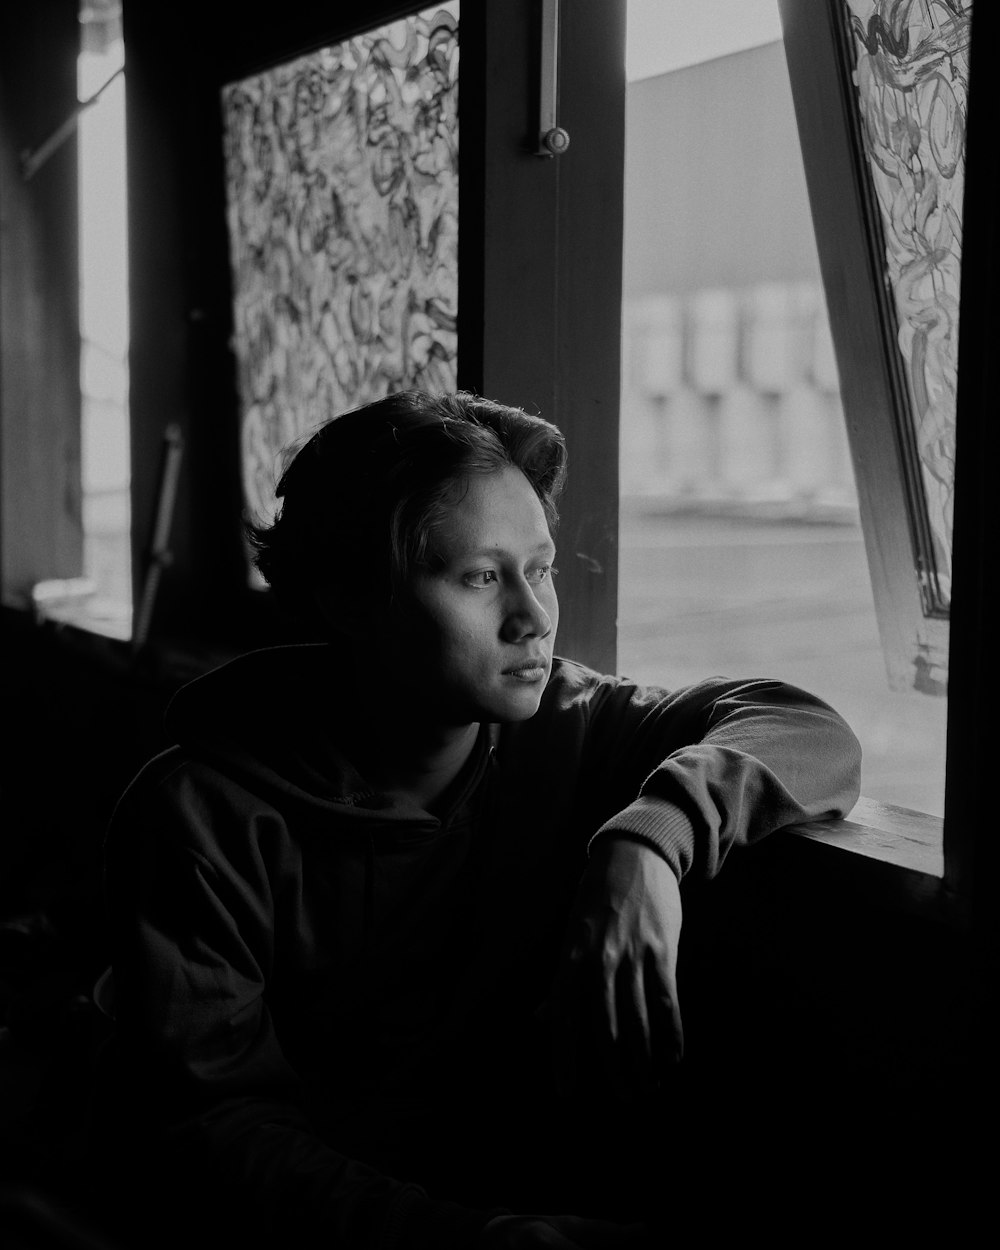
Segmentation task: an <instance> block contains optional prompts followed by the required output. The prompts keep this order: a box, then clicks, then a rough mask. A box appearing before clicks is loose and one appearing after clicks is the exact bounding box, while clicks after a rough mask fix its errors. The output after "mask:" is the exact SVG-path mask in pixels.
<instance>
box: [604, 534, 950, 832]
mask: <svg viewBox="0 0 1000 1250" xmlns="http://www.w3.org/2000/svg"><path fill="white" fill-rule="evenodd" d="M621 546H622V551H621V566H620V583H619V587H620V588H619V604H620V609H619V611H620V617H619V633H618V639H619V641H618V668H619V671H620V672H622V673H625V674H627V675H628V676H630V677H634V678H635V679H636V680H638V681H641V682H653V683H658V684H661V685H666V686H668V687H669V686H676V685H678V684H681V683H685V682H690V681H696V680H698V679H699V678H702V677H706V676H709V675H713V674H722V675H725V676H733V677H780V678H783V679H785V680H788V681H791V682H794V683H796V684H798V685H802V686H805V687H806V688H807V689H809V690H811V691H813V692H814V693H816V694H818V695H820V696H821V697H823V698H825V699H827V700H828V701H829V702H830V703H832V704H833V705H834V706H835V707H836V708H837V709H838V711H840V712H841V713H843V715H844V716H845V717H846V718H847V719H848V721H849V722H850V723H851V725H852V726H853V727H854V729H855V731H856V732H857V734H858V736H859V738H860V739H861V742H862V746H863V748H864V752H865V755H864V773H863V782H862V785H863V792H864V793H865V794H866V795H868V796H869V797H872V798H877V799H882V800H883V801H885V802H889V803H898V804H900V805H901V806H904V807H912V808H916V809H917V810H920V811H925V812H931V813H934V814H936V815H941V814H942V813H943V810H944V758H945V716H946V703H947V700H946V699H944V698H934V697H932V696H928V695H922V694H916V693H912V694H897V693H892V692H890V691H889V689H888V687H887V684H886V677H885V667H884V664H883V660H882V652H881V647H880V643H879V638H878V630H877V626H876V623H875V611H874V607H873V604H872V594H871V586H870V583H869V580H868V568H867V564H866V561H865V553H864V544H863V540H862V537H861V531H860V529H859V528H858V527H856V526H854V525H851V524H837V523H819V522H816V523H810V522H801V523H788V522H774V521H756V520H755V521H748V520H742V519H740V520H737V519H724V518H718V517H714V518H713V517H693V516H659V517H657V516H644V515H642V514H640V513H637V512H635V511H629V512H624V513H623V516H622V520H621Z"/></svg>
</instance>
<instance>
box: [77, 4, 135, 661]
mask: <svg viewBox="0 0 1000 1250" xmlns="http://www.w3.org/2000/svg"><path fill="white" fill-rule="evenodd" d="M81 25H82V32H81V45H82V46H81V53H80V59H79V64H78V81H79V96H80V99H81V100H92V99H93V98H94V97H95V96H97V99H96V101H95V102H94V103H92V104H90V105H89V106H88V107H87V108H85V109H84V110H83V112H82V113H81V114H80V120H79V131H78V137H79V167H80V333H81V344H80V390H81V399H82V430H81V458H82V466H81V476H82V487H83V572H84V576H85V579H86V583H87V585H88V586H92V587H93V594H92V595H87V597H86V598H85V599H84V600H82V601H81V602H78V603H76V604H71V605H69V606H68V607H67V612H66V614H67V615H68V616H69V618H70V619H72V620H74V621H75V622H76V623H78V624H80V625H83V626H84V627H85V628H88V629H93V630H96V631H98V632H101V633H105V634H110V635H112V636H116V637H121V638H127V637H128V636H129V634H130V631H131V617H132V590H131V551H130V507H129V478H130V469H129V428H128V337H129V327H128V271H127V254H126V195H125V81H124V78H123V77H122V75H121V73H120V71H121V69H122V67H123V65H124V46H123V43H122V32H121V12H120V6H119V5H118V4H112V3H88V4H86V5H84V6H83V8H82V10H81ZM116 74H117V77H116V76H115V75H116Z"/></svg>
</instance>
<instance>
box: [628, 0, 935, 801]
mask: <svg viewBox="0 0 1000 1250" xmlns="http://www.w3.org/2000/svg"><path fill="white" fill-rule="evenodd" d="M732 7H733V10H734V12H733V21H732V23H730V22H728V21H727V22H721V23H720V22H719V21H718V20H717V19H718V17H719V14H718V13H717V12H716V11H715V10H714V9H713V13H712V19H713V20H712V22H711V24H709V23H708V21H707V19H706V20H704V22H703V21H702V20H701V19H700V18H699V12H700V11H699V10H697V9H692V7H691V6H689V5H683V4H677V5H673V4H669V5H668V4H660V3H658V4H655V5H649V6H646V5H644V4H643V3H642V2H641V0H629V23H630V40H631V41H632V43H631V44H630V46H633V47H638V48H641V55H642V56H643V58H645V59H644V61H643V62H642V63H641V64H640V63H639V62H638V61H637V60H633V61H632V63H631V67H630V79H631V81H630V83H629V87H628V93H629V95H628V123H627V126H628V130H627V138H626V153H627V155H626V230H625V260H624V274H625V282H624V299H623V348H624V351H623V388H622V473H621V480H622V507H621V548H622V554H621V575H620V612H619V631H620V632H619V668H620V669H621V671H624V672H626V673H629V674H630V675H632V676H635V677H636V678H638V679H640V680H657V681H660V682H665V683H668V684H671V683H678V682H682V681H688V680H693V679H695V678H697V677H699V676H703V675H705V674H706V673H707V672H709V671H719V672H724V673H729V674H731V675H758V674H759V675H766V676H767V675H770V676H778V677H783V678H786V679H788V680H791V681H794V682H797V683H798V684H801V685H803V686H805V687H807V688H808V689H811V690H813V691H815V692H816V693H817V694H819V695H821V696H822V697H824V698H827V699H828V700H829V701H830V702H831V703H833V705H834V706H836V707H837V708H838V709H839V710H840V711H842V712H843V713H844V715H845V716H846V717H847V719H848V720H849V721H850V722H851V723H852V725H853V726H854V727H855V729H856V730H857V732H858V734H859V737H860V738H861V740H862V744H863V746H864V748H865V768H864V778H863V789H864V793H865V794H866V795H867V796H870V797H871V798H874V799H879V800H882V801H883V802H888V803H893V804H898V805H900V806H903V807H907V808H914V809H918V810H921V811H923V812H927V813H931V814H933V815H936V816H941V815H943V811H944V781H945V769H944V762H945V733H946V717H947V705H946V698H945V697H944V691H945V685H946V649H947V628H948V622H947V610H946V608H945V610H944V611H942V610H941V607H942V601H941V598H940V596H939V598H938V600H937V606H936V607H934V608H933V610H932V613H931V614H930V615H928V614H925V612H924V611H923V609H922V607H921V599H920V593H921V582H920V569H921V568H922V567H923V568H929V567H931V564H930V560H931V559H934V560H935V564H934V567H935V568H936V569H938V570H940V571H941V573H942V576H941V578H940V579H939V580H938V582H937V583H936V585H937V587H938V588H941V587H944V586H945V584H946V570H947V560H948V556H949V554H950V552H949V549H948V548H949V543H950V539H949V538H948V535H947V529H946V525H945V523H944V516H945V509H944V508H943V507H938V508H937V510H936V513H935V514H934V515H935V517H936V518H937V520H936V521H934V520H931V521H930V523H929V524H925V525H924V527H923V533H924V535H925V536H926V538H927V541H926V543H925V544H924V546H923V547H921V546H920V545H919V543H917V542H915V539H916V538H917V537H919V534H918V529H919V527H917V528H915V527H914V524H913V518H914V516H915V512H914V509H913V506H912V500H913V498H919V497H920V496H919V491H920V490H921V489H924V486H925V479H923V480H922V479H921V470H920V467H919V464H917V465H916V466H914V462H913V461H912V459H911V461H910V462H909V464H907V462H905V461H901V460H900V458H899V456H898V455H897V457H896V461H892V462H890V461H887V459H886V454H885V453H883V454H882V455H881V456H880V457H879V458H878V459H876V460H875V461H874V472H873V473H872V474H870V475H866V473H865V472H864V467H865V466H866V465H867V464H870V463H872V453H871V450H870V438H869V442H868V443H865V441H864V439H863V438H861V439H859V437H858V434H857V427H858V425H859V424H862V425H864V428H865V429H866V430H868V431H870V429H871V427H872V426H876V427H877V428H878V430H879V431H880V437H881V438H882V439H883V440H884V442H885V443H886V444H887V445H888V446H889V447H890V448H895V447H897V446H898V445H899V431H900V428H901V427H900V413H901V410H902V404H901V401H900V395H901V394H902V392H901V391H900V390H898V389H897V391H896V392H894V393H892V394H889V393H888V391H886V392H884V393H883V401H882V406H881V408H880V409H879V411H877V412H873V411H872V403H871V399H870V396H871V389H870V387H869V388H868V395H869V404H868V410H867V412H866V413H865V414H864V416H863V417H862V416H861V415H859V411H858V409H857V402H858V398H859V396H858V377H859V373H862V374H863V369H864V366H863V363H859V362H858V360H857V358H856V346H857V344H856V342H855V340H854V338H852V329H851V326H852V321H853V319H855V318H856V307H855V306H856V303H857V300H858V292H859V291H860V290H862V289H864V290H865V291H871V290H872V289H873V288H874V287H877V286H878V281H879V280H878V278H877V276H875V275H877V273H878V270H873V269H872V268H871V265H872V254H871V251H870V249H871V246H872V245H871V243H870V242H869V239H870V237H871V234H872V223H871V222H869V223H868V226H867V228H863V226H862V225H860V224H859V225H858V226H857V232H858V234H859V235H860V236H861V237H862V238H863V239H864V241H865V247H867V248H868V249H869V251H867V252H865V257H864V259H865V264H866V265H868V268H867V269H863V270H861V271H860V272H857V273H853V274H852V275H851V279H850V280H849V282H848V283H847V284H846V289H843V290H839V291H838V271H837V265H838V264H842V261H841V260H839V259H837V258H836V255H835V254H836V253H837V252H838V250H839V249H840V247H841V241H840V239H839V237H838V226H837V225H836V220H837V219H840V220H842V219H843V216H844V211H845V210H844V205H843V204H842V203H840V202H836V203H834V202H833V201H832V191H831V186H830V184H829V182H828V183H827V185H825V186H824V188H823V190H822V191H821V192H817V190H816V187H815V185H813V182H814V180H813V179H810V184H809V185H808V187H807V181H806V177H805V175H804V172H803V166H802V159H801V156H800V151H804V152H805V154H806V157H807V165H808V157H809V153H810V147H811V146H812V148H814V149H815V153H814V161H813V163H814V164H815V165H816V166H817V167H822V168H824V169H828V168H829V153H828V150H827V145H826V144H825V142H824V141H823V137H822V136H820V135H818V134H817V133H816V132H815V130H813V131H809V130H808V129H807V128H804V127H803V125H802V117H801V112H800V116H799V118H798V119H797V118H796V113H795V108H794V106H793V98H792V91H791V89H790V84H789V73H788V69H787V68H786V55H787V57H788V58H789V60H791V61H792V62H793V68H794V64H796V63H797V64H799V66H800V73H801V75H802V79H803V82H804V81H805V77H806V75H813V74H814V73H815V65H814V60H813V59H812V58H811V57H810V56H809V55H806V54H804V53H798V55H799V57H800V60H799V61H798V62H795V59H794V58H795V56H796V52H795V49H786V47H785V46H784V45H783V43H782V26H781V23H780V20H779V11H778V5H777V3H776V0H775V2H774V3H767V4H754V5H734V6H732ZM790 7H793V8H794V6H790ZM838 7H839V6H838ZM853 7H854V8H855V9H857V8H860V7H861V5H860V0H859V3H858V4H855V5H854V6H853ZM868 7H869V8H872V9H875V8H877V7H878V6H876V5H869V6H868ZM896 7H897V8H898V6H896ZM904 7H907V6H904ZM908 8H909V9H912V10H914V13H913V16H912V17H911V21H912V22H914V23H915V22H916V21H917V20H918V18H919V16H920V13H919V12H918V11H919V10H920V9H921V8H922V6H921V5H917V6H908ZM737 10H738V18H739V21H737ZM831 12H834V9H831ZM798 16H799V17H801V16H802V15H801V13H799V14H798ZM739 23H742V26H740V24H739ZM816 25H818V24H817V23H812V24H811V27H813V28H814V27H815V26H816ZM680 32H684V36H683V37H682V36H681V34H680ZM699 32H701V37H702V45H701V50H700V51H699V50H698V47H697V46H696V39H697V36H698V34H699ZM720 32H722V34H721V37H722V38H723V39H724V40H727V41H728V42H726V43H723V44H721V45H720V44H718V43H712V40H713V39H715V40H718V38H719V37H720ZM657 33H658V34H659V37H660V39H661V40H662V41H663V46H664V47H665V48H667V49H668V55H677V49H678V47H679V46H682V45H683V44H684V42H685V38H686V39H687V40H690V41H691V48H692V50H691V51H690V52H688V53H687V54H686V55H685V56H684V57H683V60H682V61H681V63H679V64H678V63H677V62H676V61H675V62H674V63H673V65H672V68H666V66H665V65H664V63H663V62H661V63H660V65H659V66H657V65H656V64H655V63H654V62H653V61H652V60H651V59H650V57H651V55H652V49H653V48H654V47H655V46H656V37H655V36H656V35H657ZM917 33H918V32H916V31H915V32H914V45H915V44H916V42H917ZM955 38H957V37H955ZM706 40H707V42H705V41H706ZM737 40H739V42H736V41H737ZM811 51H814V49H812V50H811ZM685 61H686V62H687V64H685V63H684V62H685ZM657 68H660V69H665V71H666V72H663V73H656V72H655V71H656V69H657ZM803 90H806V91H807V90H809V88H808V87H804V88H803ZM941 90H942V95H943V88H942V89H941ZM946 103H947V102H946ZM817 107H818V110H819V112H821V113H822V114H823V115H824V116H828V115H830V114H832V115H833V116H834V117H839V116H840V110H839V108H836V107H834V108H830V107H829V101H828V100H825V101H824V102H822V103H821V104H820V105H819V106H817ZM935 107H937V108H938V109H941V108H943V107H944V105H937V106H935ZM665 116H669V117H670V118H671V119H672V124H671V125H670V126H665V125H664V124H663V118H664V117H665ZM797 121H798V124H797ZM946 123H947V124H946ZM934 125H935V127H937V129H938V130H940V131H941V138H940V143H941V144H942V145H943V144H945V143H950V144H951V146H952V147H954V145H955V132H956V129H957V125H956V123H955V121H954V116H953V111H945V112H939V113H937V114H935V119H934ZM949 125H950V130H949V129H948V126H949ZM946 131H947V134H946V133H945V132H946ZM938 141H939V140H938V139H937V138H935V142H938ZM806 172H808V168H807V171H806ZM851 187H852V183H851V182H850V181H848V182H847V189H848V191H849V192H850V190H851ZM810 193H811V198H812V204H811V205H810ZM817 197H818V198H819V200H820V201H821V204H820V207H819V208H817ZM884 200H885V197H884V196H883V201H884ZM823 201H826V202H828V203H829V208H828V210H827V212H826V214H825V215H824V212H823V211H822V202H823ZM959 212H960V205H959ZM940 215H943V210H941V214H940ZM947 220H948V224H949V225H953V224H954V220H955V218H954V213H952V216H951V217H949V218H948V219H947ZM813 221H815V223H816V230H817V236H818V237H816V236H814V235H813ZM840 231H841V232H842V227H841V228H840ZM953 235H954V231H952V237H953ZM817 243H819V245H820V246H819V248H817ZM897 251H898V249H897ZM882 257H883V265H884V263H885V262H884V258H885V253H884V251H883V253H882ZM841 272H842V271H841ZM840 285H841V287H844V285H845V284H844V283H843V281H842V279H841V283H840ZM927 285H928V286H932V285H933V278H932V279H930V280H929V282H928V283H927ZM828 308H829V311H830V318H831V319H832V322H833V324H832V327H831V320H830V319H828V316H827V309H828ZM884 312H885V309H883V313H884ZM956 312H957V305H956ZM920 315H922V316H923V317H924V322H923V324H926V317H927V314H926V313H923V314H920ZM917 320H918V321H919V316H918V318H917ZM888 324H889V322H888V321H887V320H886V318H885V316H884V315H883V318H882V321H881V322H876V323H875V324H874V325H873V327H872V330H871V336H870V337H871V342H872V343H873V344H874V345H875V347H876V348H877V352H878V353H879V358H880V359H881V360H882V361H883V362H884V361H889V364H888V365H887V364H885V363H882V364H881V365H880V368H881V370H882V373H883V374H884V373H885V372H886V370H887V369H888V368H889V367H890V366H891V367H892V368H897V367H898V365H899V362H898V361H894V360H893V358H892V357H891V352H890V349H891V348H892V347H893V343H892V336H891V333H890V332H889V331H887V329H886V326H887V325H888ZM831 328H832V333H831ZM915 341H916V340H915V337H914V334H913V332H912V330H911V333H910V337H909V343H910V344H911V345H912V344H913V343H914V342H915ZM835 344H836V349H835V346H834V345H835ZM921 352H922V353H923V354H922V356H921V359H922V360H924V361H926V360H927V359H928V353H927V352H926V351H924V350H923V345H921V344H919V343H918V352H917V353H916V354H917V355H919V354H920V353H921ZM941 354H943V353H939V355H941ZM914 355H915V354H914V353H913V352H912V351H911V363H912V359H913V358H914ZM838 363H839V366H840V367H839V369H838ZM845 377H847V379H848V384H847V385H845V386H843V387H842V385H841V383H842V381H843V380H844V378H845ZM935 385H937V377H936V376H935V377H934V378H933V380H932V383H931V386H930V387H929V388H925V392H924V394H925V395H926V393H927V391H928V390H930V391H931V392H933V391H934V388H935ZM941 389H942V388H941V387H938V393H940V390H941ZM952 400H953V387H952ZM938 412H939V413H940V407H939V408H938ZM924 413H925V417H926V413H927V404H926V403H925V404H924ZM904 415H907V414H905V413H904ZM950 419H951V428H952V430H953V429H954V411H953V407H952V410H951V418H950ZM932 420H933V418H931V421H932ZM931 421H927V422H926V424H925V427H924V432H923V434H921V431H920V428H919V426H916V425H911V426H910V429H911V430H912V431H913V432H914V438H911V443H912V442H914V441H919V439H920V438H921V437H923V439H924V443H925V444H927V443H928V442H929V441H930V440H929V438H928V431H929V429H930V425H931ZM943 423H944V424H945V425H947V417H945V418H944V419H943ZM849 433H850V435H851V437H850V438H849ZM852 443H853V445H854V446H853V461H854V466H855V467H854V468H852V448H851V444H852ZM946 456H947V451H946V450H945V451H944V452H943V453H942V452H941V451H940V444H939V451H938V455H937V459H936V460H934V462H933V464H932V465H930V466H929V468H928V472H929V474H930V478H931V479H932V480H937V479H935V478H934V470H935V469H937V470H940V467H941V462H942V460H943V459H945V458H946ZM897 462H899V467H898V468H897V467H895V466H896V463H897ZM925 463H926V462H925ZM857 466H861V471H860V472H858V469H857ZM890 478H891V481H890V480H889V479H890ZM908 482H909V486H910V487H912V488H914V490H913V491H912V492H911V499H910V500H909V502H908V500H907V498H906V496H905V491H906V490H907V489H908ZM896 496H898V506H896ZM931 497H932V498H933V499H935V500H936V501H940V500H941V499H942V498H943V492H939V493H938V494H937V495H936V496H931ZM890 505H892V506H894V507H896V511H895V512H894V513H893V512H889V511H887V509H888V508H889V506H890ZM927 515H928V517H929V516H930V512H928V514H927ZM889 516H892V518H893V520H894V528H893V530H892V531H891V533H892V535H893V540H894V541H895V542H896V548H893V549H891V550H890V551H889V553H888V556H887V553H886V542H885V540H886V534H887V532H888V531H887V528H886V525H887V520H888V518H889ZM901 544H902V545H901ZM890 557H891V559H892V560H894V561H895V565H894V567H893V569H892V570H891V576H890V575H889V573H888V572H887V568H886V565H887V561H888V560H889V558H890ZM921 560H923V564H921ZM924 583H925V585H929V579H926V578H925V579H924ZM914 605H915V606H914ZM907 630H909V631H910V633H909V634H908V635H906V631H907ZM904 635H906V636H907V637H909V638H910V639H911V641H909V642H904V641H903V636H904Z"/></svg>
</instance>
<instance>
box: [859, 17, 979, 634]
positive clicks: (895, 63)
mask: <svg viewBox="0 0 1000 1250" xmlns="http://www.w3.org/2000/svg"><path fill="white" fill-rule="evenodd" d="M849 7H850V26H851V34H852V37H853V38H852V43H853V52H854V74H853V78H854V85H855V88H856V91H857V100H858V114H859V119H860V122H861V129H862V135H863V138H864V148H865V155H866V156H867V163H868V170H869V174H870V177H871V183H872V188H873V190H874V192H875V199H876V202H877V204H878V212H879V216H880V222H881V229H882V235H883V239H882V243H883V254H884V263H885V273H886V278H887V279H888V284H889V288H890V290H891V292H892V297H893V305H894V309H895V314H896V321H897V327H896V328H897V341H898V344H899V351H900V354H901V356H902V359H903V373H904V376H905V380H906V392H907V399H908V402H909V413H908V414H906V415H907V416H908V418H909V422H910V423H911V426H912V429H910V430H908V431H907V435H908V438H907V440H906V441H907V443H913V442H914V440H915V445H914V452H915V457H916V459H917V460H918V466H915V467H916V475H917V480H916V481H915V482H914V484H913V493H914V494H915V495H916V496H917V498H915V499H912V500H911V504H910V507H911V511H912V512H913V513H914V515H915V517H919V518H920V520H921V521H922V520H923V518H924V517H926V526H927V529H928V536H927V540H926V542H925V544H924V545H925V546H926V547H927V551H926V554H925V556H924V559H923V560H922V562H921V563H922V566H923V570H924V578H923V580H924V585H923V587H922V589H923V592H924V596H925V600H926V603H927V608H928V610H930V609H932V608H939V609H943V610H947V607H948V603H949V600H950V595H951V529H952V513H953V491H954V484H955V399H956V392H957V387H958V301H959V286H960V279H961V262H962V198H963V193H964V189H965V122H966V102H967V100H968V94H969V34H970V24H971V18H972V4H971V2H970V0H953V2H952V3H949V4H947V5H943V4H939V3H934V2H933V0H921V2H920V3H916V4H904V5H898V4H886V3H885V2H884V0H850V3H849ZM921 487H922V489H921Z"/></svg>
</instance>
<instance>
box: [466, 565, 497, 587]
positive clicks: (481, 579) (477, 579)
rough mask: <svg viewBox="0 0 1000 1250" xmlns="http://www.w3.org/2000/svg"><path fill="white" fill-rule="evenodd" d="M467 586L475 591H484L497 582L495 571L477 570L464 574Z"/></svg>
mask: <svg viewBox="0 0 1000 1250" xmlns="http://www.w3.org/2000/svg"><path fill="white" fill-rule="evenodd" d="M463 580H464V582H465V584H466V585H467V586H472V587H473V588H474V589H476V590H485V589H486V587H487V586H490V585H492V584H493V583H494V582H495V581H496V580H497V573H496V569H479V570H478V571H477V572H475V573H466V575H465V577H464V578H463Z"/></svg>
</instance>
